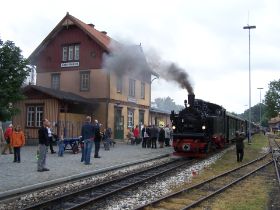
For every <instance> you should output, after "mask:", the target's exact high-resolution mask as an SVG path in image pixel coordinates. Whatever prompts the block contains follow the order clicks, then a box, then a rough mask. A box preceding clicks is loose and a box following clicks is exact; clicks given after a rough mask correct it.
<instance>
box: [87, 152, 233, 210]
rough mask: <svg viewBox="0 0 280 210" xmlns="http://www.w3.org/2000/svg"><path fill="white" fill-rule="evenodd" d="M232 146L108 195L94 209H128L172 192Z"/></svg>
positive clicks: (189, 180)
mask: <svg viewBox="0 0 280 210" xmlns="http://www.w3.org/2000/svg"><path fill="white" fill-rule="evenodd" d="M234 148H235V147H234V146H232V147H230V148H228V149H226V150H224V151H222V152H220V153H218V154H216V155H214V156H212V157H210V158H208V159H205V160H201V161H199V162H198V163H196V164H194V165H192V166H190V167H187V168H186V169H182V170H181V171H178V172H176V173H174V174H172V175H168V176H166V177H162V178H158V179H156V181H154V183H151V182H147V183H146V184H145V185H141V186H138V187H137V188H135V189H132V190H129V191H126V192H124V193H122V195H116V196H113V197H110V198H109V199H107V200H106V202H105V203H99V204H97V205H96V206H94V209H103V210H105V209H108V210H119V209H125V210H129V209H134V208H135V207H137V206H142V205H144V204H146V203H149V202H151V201H153V200H156V199H159V198H161V197H163V196H165V195H167V194H170V193H172V188H173V187H175V186H178V185H180V184H182V183H184V182H191V180H192V177H193V176H194V175H195V174H198V173H201V172H202V171H203V169H204V168H206V167H209V166H210V165H211V164H213V163H214V162H215V161H216V160H218V159H219V158H221V157H222V156H223V155H224V154H225V153H226V152H227V151H228V150H232V149H234ZM91 208H92V207H91ZM91 208H89V209H91Z"/></svg>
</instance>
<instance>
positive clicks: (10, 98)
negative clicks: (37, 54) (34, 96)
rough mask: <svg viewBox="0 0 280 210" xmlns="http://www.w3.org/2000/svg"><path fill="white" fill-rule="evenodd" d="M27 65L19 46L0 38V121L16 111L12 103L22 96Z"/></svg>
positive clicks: (27, 73)
mask: <svg viewBox="0 0 280 210" xmlns="http://www.w3.org/2000/svg"><path fill="white" fill-rule="evenodd" d="M27 65H28V61H27V59H25V58H23V56H22V55H21V50H20V48H19V47H17V46H15V44H14V43H13V42H12V41H6V42H3V41H2V40H1V39H0V87H1V89H0V98H1V100H0V121H5V120H9V119H10V118H11V117H12V116H13V115H15V114H16V113H17V112H18V110H17V109H16V108H14V107H13V104H14V103H15V102H17V101H19V100H22V99H23V98H24V97H23V95H22V93H21V92H20V87H21V86H22V84H23V82H24V80H25V79H26V77H27V76H28V75H29V72H30V67H28V66H27Z"/></svg>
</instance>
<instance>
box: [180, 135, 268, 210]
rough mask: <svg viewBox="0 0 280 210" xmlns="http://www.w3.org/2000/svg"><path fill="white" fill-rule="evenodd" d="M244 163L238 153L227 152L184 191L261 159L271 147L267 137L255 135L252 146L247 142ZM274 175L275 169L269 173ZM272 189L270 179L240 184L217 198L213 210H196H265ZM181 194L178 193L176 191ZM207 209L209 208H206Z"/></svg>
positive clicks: (252, 179) (247, 181)
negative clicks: (237, 155) (266, 149)
mask: <svg viewBox="0 0 280 210" xmlns="http://www.w3.org/2000/svg"><path fill="white" fill-rule="evenodd" d="M244 144H245V149H244V159H243V162H242V163H238V162H237V161H236V153H235V149H233V150H231V151H228V152H227V153H226V154H225V155H224V156H222V158H221V159H219V160H218V161H216V163H214V164H212V165H210V167H208V168H206V169H205V170H204V171H203V172H202V173H200V174H199V175H197V176H195V177H193V180H192V182H191V183H186V184H185V186H184V187H188V186H190V185H194V184H197V183H199V182H201V181H203V180H206V179H209V178H211V177H213V176H216V175H218V174H221V173H223V172H225V171H228V170H230V169H232V168H235V167H237V166H240V164H244V163H247V162H250V161H251V160H254V159H256V158H257V157H259V156H262V155H263V153H264V151H265V150H264V148H265V147H267V146H268V141H267V137H265V136H264V135H262V134H256V135H254V136H253V138H252V144H251V145H248V143H247V141H246V140H245V141H244ZM270 170H271V173H273V168H271V169H270ZM270 188H271V185H269V184H267V179H266V178H265V177H264V176H254V177H253V178H249V179H247V180H246V181H243V182H241V183H240V184H238V185H236V186H234V187H233V188H230V189H228V190H226V191H225V193H222V194H221V195H219V196H217V197H215V198H213V199H212V201H211V202H210V204H208V205H210V206H211V207H210V208H205V207H204V208H201V207H200V208H195V209H211V210H220V209H221V210H258V209H259V210H261V209H266V205H267V203H268V200H269V196H268V194H269V191H270ZM175 190H179V189H175ZM204 205H205V204H204ZM206 205H207V204H206Z"/></svg>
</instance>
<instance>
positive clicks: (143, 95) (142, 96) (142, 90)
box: [141, 82, 145, 99]
mask: <svg viewBox="0 0 280 210" xmlns="http://www.w3.org/2000/svg"><path fill="white" fill-rule="evenodd" d="M141 99H145V82H141Z"/></svg>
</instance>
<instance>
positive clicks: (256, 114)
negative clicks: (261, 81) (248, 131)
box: [239, 103, 268, 127]
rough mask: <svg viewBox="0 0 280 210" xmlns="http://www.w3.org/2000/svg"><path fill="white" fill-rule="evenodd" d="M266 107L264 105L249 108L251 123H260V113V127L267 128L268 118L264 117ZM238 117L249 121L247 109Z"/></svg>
mask: <svg viewBox="0 0 280 210" xmlns="http://www.w3.org/2000/svg"><path fill="white" fill-rule="evenodd" d="M266 109H267V106H266V105H264V104H260V103H259V104H256V105H255V106H253V107H251V121H252V122H254V123H259V122H260V112H261V125H262V126H265V127H267V126H268V123H267V122H268V118H267V116H266V114H265V113H266ZM239 116H240V117H242V118H244V119H246V120H249V109H247V110H245V112H244V113H242V114H240V115H239Z"/></svg>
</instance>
